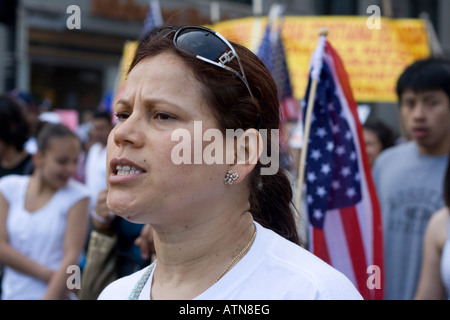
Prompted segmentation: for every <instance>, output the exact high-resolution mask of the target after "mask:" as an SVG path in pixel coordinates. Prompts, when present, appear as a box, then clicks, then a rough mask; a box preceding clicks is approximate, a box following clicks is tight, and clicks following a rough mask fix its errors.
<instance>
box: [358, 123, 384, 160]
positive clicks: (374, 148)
mask: <svg viewBox="0 0 450 320" xmlns="http://www.w3.org/2000/svg"><path fill="white" fill-rule="evenodd" d="M363 134H364V142H365V144H366V152H367V155H368V157H369V163H370V166H373V163H374V162H375V159H376V158H377V157H378V155H379V154H380V153H381V151H383V144H382V143H381V141H380V139H378V136H377V134H376V133H375V132H374V131H372V130H369V129H366V128H364V130H363Z"/></svg>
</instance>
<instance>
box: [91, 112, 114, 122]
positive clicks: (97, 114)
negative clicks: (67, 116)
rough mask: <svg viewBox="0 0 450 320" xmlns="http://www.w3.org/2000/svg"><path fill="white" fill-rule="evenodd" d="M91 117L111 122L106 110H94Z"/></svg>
mask: <svg viewBox="0 0 450 320" xmlns="http://www.w3.org/2000/svg"><path fill="white" fill-rule="evenodd" d="M93 118H94V119H104V120H106V121H109V122H111V114H109V113H108V112H107V111H95V112H94V116H93Z"/></svg>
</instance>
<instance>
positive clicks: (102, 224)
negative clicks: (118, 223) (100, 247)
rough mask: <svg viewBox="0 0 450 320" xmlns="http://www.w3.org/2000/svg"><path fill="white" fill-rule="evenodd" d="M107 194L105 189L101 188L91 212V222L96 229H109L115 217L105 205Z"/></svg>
mask: <svg viewBox="0 0 450 320" xmlns="http://www.w3.org/2000/svg"><path fill="white" fill-rule="evenodd" d="M107 195H108V190H107V189H105V190H102V191H100V192H99V193H98V197H97V204H96V206H95V210H94V212H92V213H91V217H92V224H93V225H94V228H95V229H96V230H98V231H109V229H110V228H111V225H112V222H113V220H114V218H115V215H114V214H113V213H112V212H111V211H109V209H108V207H107V205H106V197H107Z"/></svg>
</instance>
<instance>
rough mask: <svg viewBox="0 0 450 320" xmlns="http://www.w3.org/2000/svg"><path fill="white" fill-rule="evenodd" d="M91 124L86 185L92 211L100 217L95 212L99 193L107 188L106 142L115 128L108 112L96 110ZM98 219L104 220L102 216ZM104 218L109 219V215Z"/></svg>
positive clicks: (92, 213) (95, 215)
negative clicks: (91, 142) (90, 143)
mask: <svg viewBox="0 0 450 320" xmlns="http://www.w3.org/2000/svg"><path fill="white" fill-rule="evenodd" d="M91 124H92V129H91V131H90V135H91V140H92V141H93V142H94V143H93V144H92V145H91V147H90V148H89V151H88V153H87V156H86V166H85V170H86V172H85V177H86V186H87V187H88V188H89V191H90V193H91V205H90V206H91V207H90V212H91V215H93V216H94V217H98V215H97V212H95V207H96V205H97V199H98V195H99V193H100V192H102V191H103V190H105V189H106V142H107V140H108V135H109V133H110V132H111V129H112V128H113V125H112V122H111V115H110V114H109V113H108V112H96V113H94V115H93V119H92V120H91ZM98 219H100V220H102V218H101V217H100V218H98ZM104 219H107V220H108V219H109V216H108V217H106V218H104ZM102 221H104V220H102Z"/></svg>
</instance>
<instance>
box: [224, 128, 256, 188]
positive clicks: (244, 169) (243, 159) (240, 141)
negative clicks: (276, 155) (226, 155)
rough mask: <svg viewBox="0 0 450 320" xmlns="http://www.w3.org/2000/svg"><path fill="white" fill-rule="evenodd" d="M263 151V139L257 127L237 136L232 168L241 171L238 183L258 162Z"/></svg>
mask: <svg viewBox="0 0 450 320" xmlns="http://www.w3.org/2000/svg"><path fill="white" fill-rule="evenodd" d="M262 151H263V139H262V136H261V134H260V133H259V131H258V130H256V129H247V130H245V131H244V133H243V134H241V135H240V136H238V137H237V138H236V144H235V150H234V152H235V153H234V159H235V161H234V164H233V165H231V167H230V169H231V170H233V171H234V172H237V173H239V178H238V179H237V180H236V183H239V182H240V181H243V180H244V178H245V177H246V176H247V175H248V174H249V173H250V172H252V170H253V169H254V168H255V166H256V164H257V163H258V160H259V158H260V157H261V154H262Z"/></svg>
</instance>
